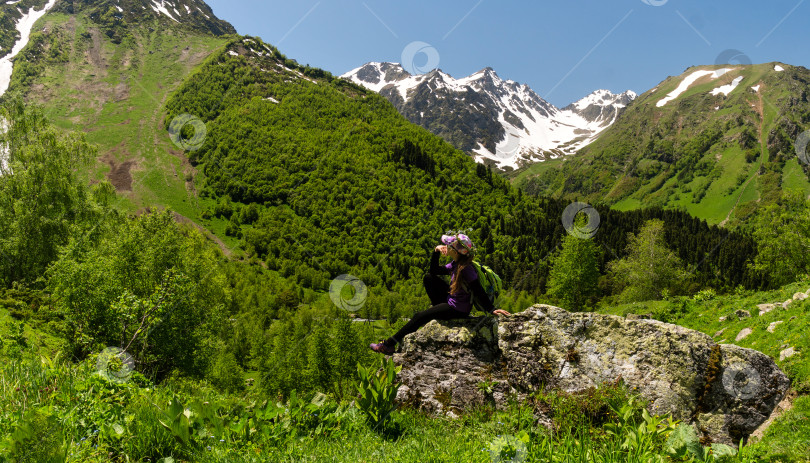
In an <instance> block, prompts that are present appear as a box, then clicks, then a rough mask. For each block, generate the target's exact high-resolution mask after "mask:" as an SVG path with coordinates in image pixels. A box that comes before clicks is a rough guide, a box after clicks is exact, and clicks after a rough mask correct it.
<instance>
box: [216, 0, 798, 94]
mask: <svg viewBox="0 0 810 463" xmlns="http://www.w3.org/2000/svg"><path fill="white" fill-rule="evenodd" d="M207 2H208V4H209V5H210V6H211V7H212V8H213V9H214V12H215V13H216V14H217V16H219V17H220V18H222V19H224V20H226V21H229V22H230V23H231V24H233V26H234V27H235V28H236V30H237V31H238V32H239V33H240V34H244V35H254V36H259V37H261V38H262V39H263V40H265V41H266V42H268V43H271V44H273V45H275V46H277V47H278V48H279V49H280V50H281V52H282V53H284V54H285V55H287V56H288V57H290V58H294V59H296V60H297V61H298V62H299V63H301V64H309V65H311V66H316V67H320V68H323V69H325V70H327V71H330V72H332V73H333V74H336V75H340V74H343V73H345V72H347V71H349V70H351V69H353V68H356V67H358V66H361V65H362V64H364V63H367V62H369V61H391V62H401V61H402V54H403V51H404V50H405V49H406V47H407V46H408V45H409V44H410V43H412V42H415V41H420V42H425V43H427V44H429V45H430V46H431V47H432V48H433V49H434V50H435V52H433V51H432V50H429V49H428V50H427V51H431V53H432V55H428V54H426V53H418V54H416V55H415V56H414V60H415V61H414V63H413V65H414V66H417V67H420V66H421V67H424V66H431V65H432V64H433V63H430V62H428V60H429V59H431V56H432V57H433V58H434V59H435V58H436V57H437V58H438V60H439V64H438V67H439V68H440V69H442V70H443V71H444V72H446V73H448V74H450V75H452V76H453V77H457V78H458V77H463V76H466V75H469V74H472V73H473V72H475V71H478V70H480V69H482V68H484V67H486V66H491V67H492V68H494V69H495V71H496V72H497V73H498V75H500V76H501V78H504V79H511V80H515V81H518V82H520V83H526V84H528V85H529V86H531V87H532V88H533V89H534V90H535V91H536V92H537V93H538V94H539V95H540V96H542V97H544V98H545V99H546V100H548V101H549V102H551V103H552V104H554V105H556V106H558V107H562V106H565V105H567V104H568V103H571V102H572V101H575V100H578V99H579V98H581V97H583V96H585V95H587V94H588V93H590V92H592V91H593V90H596V89H600V88H606V89H608V90H611V91H613V92H621V91H624V90H627V89H630V90H633V91H635V92H637V93H639V94H640V93H642V92H644V91H646V90H648V89H650V88H652V87H654V86H655V85H656V84H658V82H660V81H662V80H664V79H665V78H666V77H667V76H669V75H678V74H681V73H682V72H683V71H684V69H686V68H687V67H689V66H692V65H698V64H714V63H715V62H716V60H717V58H718V56H719V55H721V53H722V52H723V51H725V50H728V49H735V50H739V51H740V52H742V56H740V58H735V59H732V60H731V61H730V62H732V63H740V62H743V61H745V60H746V59H748V60H750V62H752V63H764V62H770V61H781V62H783V63H787V64H792V65H796V66H805V67H808V66H810V47H809V46H808V39H809V38H810V33H809V32H810V27H808V26H810V21H808V19H810V1H805V0H772V1H769V2H762V1H756V2H755V1H730V0H712V1H707V0H555V1H520V2H518V1H509V0H505V1H504V0H500V1H496V0H457V1H456V0H453V1H442V0H438V1H423V0H414V1H407V2H403V1H382V0H365V1H363V0H361V1H356V0H342V1H338V0H298V1H294V2H293V1H285V2H280V1H274V0H207Z"/></svg>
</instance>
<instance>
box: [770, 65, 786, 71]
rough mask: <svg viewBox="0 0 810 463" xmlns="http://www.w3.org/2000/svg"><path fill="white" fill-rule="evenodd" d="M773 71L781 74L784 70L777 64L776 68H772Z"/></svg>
mask: <svg viewBox="0 0 810 463" xmlns="http://www.w3.org/2000/svg"><path fill="white" fill-rule="evenodd" d="M773 70H774V71H776V72H782V71H784V70H785V68H783V67H782V66H780V65H778V64H777V65H776V66H774V67H773Z"/></svg>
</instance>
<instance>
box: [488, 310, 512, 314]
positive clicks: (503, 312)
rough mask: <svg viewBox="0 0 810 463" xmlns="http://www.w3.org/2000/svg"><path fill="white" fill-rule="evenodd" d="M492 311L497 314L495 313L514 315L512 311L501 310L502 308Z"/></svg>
mask: <svg viewBox="0 0 810 463" xmlns="http://www.w3.org/2000/svg"><path fill="white" fill-rule="evenodd" d="M492 313H493V314H495V315H512V314H511V313H509V312H507V311H505V310H501V309H498V310H495V311H494V312H492Z"/></svg>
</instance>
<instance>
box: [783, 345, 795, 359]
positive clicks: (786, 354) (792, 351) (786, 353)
mask: <svg viewBox="0 0 810 463" xmlns="http://www.w3.org/2000/svg"><path fill="white" fill-rule="evenodd" d="M795 354H796V350H795V349H794V348H792V347H788V348H787V349H785V350H783V351H782V352H779V361H780V362H781V361H782V360H785V359H786V358H788V357H793V356H794V355H795Z"/></svg>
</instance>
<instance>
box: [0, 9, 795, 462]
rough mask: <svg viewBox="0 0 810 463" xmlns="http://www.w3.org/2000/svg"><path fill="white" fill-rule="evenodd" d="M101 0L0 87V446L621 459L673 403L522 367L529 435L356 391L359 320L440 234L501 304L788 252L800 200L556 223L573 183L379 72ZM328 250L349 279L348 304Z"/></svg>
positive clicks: (602, 300) (733, 272) (586, 296)
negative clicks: (533, 190) (518, 172)
mask: <svg viewBox="0 0 810 463" xmlns="http://www.w3.org/2000/svg"><path fill="white" fill-rule="evenodd" d="M177 2H179V3H177V6H180V5H183V6H187V7H188V8H187V9H185V11H186V12H187V13H188V18H191V19H197V20H199V19H200V15H198V14H196V13H194V12H193V11H192V7H193V6H195V5H197V3H196V2H194V1H186V0H177ZM121 4H122V5H124V4H126V5H127V7H128V8H130V9H131V8H135V9H136V10H137V9H138V8H139V7H143V9H145V8H146V6H145V5H149V4H145V5H140V4H139V3H138V2H125V1H123V0H122V2H121ZM68 5H70V6H72V8H67V7H68ZM132 5H135V6H132ZM154 5H158V3H157V2H154V3H153V6H154ZM159 5H160V7H161V8H163V6H164V2H163V1H161V2H160V3H159ZM197 6H198V5H197ZM112 8H113V5H112V4H111V3H108V2H106V1H102V2H96V1H90V0H86V1H82V2H72V3H71V2H60V8H59V9H58V10H57V11H55V12H53V13H49V14H48V15H46V16H45V17H44V19H43V24H45V26H46V27H43V28H39V27H37V28H35V29H36V30H38V31H39V32H37V33H36V34H34V35H32V38H31V42H30V43H29V45H28V46H27V47H26V48H25V49H24V50H23V51H22V52H21V54H20V55H19V59H18V60H17V62H16V63H15V68H14V75H13V76H12V87H11V90H12V91H11V92H10V93H9V94H7V95H5V96H4V97H3V101H2V102H0V119H2V120H3V121H4V124H3V125H2V130H0V359H2V362H0V363H1V364H2V367H0V379H2V381H0V388H1V389H0V390H2V391H3V393H2V394H0V436H3V437H2V440H0V459H2V458H6V457H7V456H8V458H9V459H11V460H12V461H14V459H16V460H17V461H51V460H55V459H56V458H57V457H58V456H61V460H59V461H82V462H84V461H94V462H95V461H98V462H101V461H110V460H112V461H161V460H162V461H163V463H169V462H170V461H176V460H174V458H177V460H182V461H229V462H230V461H255V460H254V459H253V456H254V454H255V455H258V456H257V457H256V458H258V459H259V460H261V459H266V460H267V461H301V460H303V459H306V458H310V459H317V458H321V459H322V460H330V459H334V460H337V459H339V458H341V459H342V460H343V461H363V460H370V459H373V458H378V457H380V454H374V455H371V454H370V453H373V452H375V451H376V450H375V449H376V448H377V446H378V444H379V443H380V442H381V441H383V442H384V443H385V445H388V446H389V449H391V455H393V458H395V459H396V458H401V459H403V460H406V461H419V460H420V458H422V457H424V456H425V455H427V454H436V455H440V457H437V458H438V459H440V460H442V461H477V460H478V459H480V458H479V457H481V456H482V455H483V456H485V457H487V458H486V459H488V457H489V453H483V452H487V450H488V448H495V447H497V446H498V445H500V446H501V447H508V444H505V443H503V442H502V441H494V440H493V439H495V437H496V436H497V437H500V435H501V434H502V433H503V432H509V433H514V434H515V435H519V436H521V439H525V442H528V443H530V445H531V447H532V452H533V453H532V455H534V456H535V458H537V459H540V460H542V461H545V460H548V459H550V458H551V457H550V456H549V454H550V453H551V454H553V453H554V452H555V449H556V448H558V446H567V447H565V448H567V449H569V450H571V451H572V452H573V451H574V450H573V449H576V450H577V451H580V452H585V454H589V453H590V454H591V455H592V454H593V449H594V448H598V449H599V451H600V452H601V451H604V453H605V454H609V455H612V456H613V457H615V458H616V459H618V460H616V459H614V460H608V461H626V459H624V457H626V456H627V455H628V454H630V453H632V452H634V451H636V450H638V449H641V450H643V451H644V452H646V453H644V455H645V456H643V457H639V461H644V460H643V458H646V457H648V456H649V457H651V458H652V456H653V455H656V456H661V455H662V454H663V452H664V441H665V439H666V433H669V432H672V431H673V430H674V426H675V425H674V424H673V423H672V422H669V424H666V421H665V420H664V419H663V418H658V417H651V416H650V415H649V414H647V413H646V411H644V412H643V411H642V410H643V404H641V403H639V402H637V401H636V400H635V399H632V398H630V397H631V395H632V391H627V390H624V389H622V387H621V385H620V384H611V385H606V387H605V388H602V389H600V390H598V391H597V390H593V391H590V392H588V393H587V394H585V395H582V396H577V395H568V394H565V393H558V391H537V392H538V395H537V397H535V399H536V401H535V405H536V406H538V407H545V408H546V409H547V411H550V412H551V413H552V414H553V415H554V416H555V425H556V426H557V428H556V429H555V431H554V432H553V433H546V431H545V428H542V426H540V425H538V424H537V423H536V422H535V419H534V417H533V416H530V415H531V413H529V412H530V409H529V408H526V407H524V405H523V404H515V405H514V407H512V408H510V409H509V410H500V411H499V410H494V409H488V408H486V407H485V408H483V409H482V410H481V411H480V413H477V414H475V415H471V416H467V417H463V418H462V419H461V420H458V421H456V422H452V424H448V423H446V422H445V421H444V420H443V419H435V420H434V419H432V418H428V417H426V416H424V415H422V414H420V412H418V411H416V410H409V411H402V412H401V414H400V412H397V413H396V414H394V415H393V416H394V418H392V419H391V420H389V415H391V414H390V413H388V414H385V416H382V415H381V414H380V413H379V411H380V410H379V409H375V407H377V408H379V407H383V406H385V404H383V405H379V404H378V405H374V406H371V405H352V404H360V403H361V401H358V402H353V401H354V399H355V398H356V397H357V396H358V392H359V393H360V394H361V395H362V394H368V396H369V397H370V396H371V395H374V394H372V393H371V392H370V391H371V390H372V389H374V388H377V389H374V391H375V392H374V393H375V394H376V392H379V391H378V389H385V388H388V389H385V390H386V391H387V392H386V393H390V392H391V389H390V387H393V386H392V384H393V382H394V376H393V366H392V365H391V364H388V365H387V366H383V365H382V364H378V366H380V367H381V369H377V368H372V369H370V370H368V368H369V367H370V366H371V365H375V363H374V362H375V360H376V356H377V354H374V353H373V352H372V351H371V350H369V349H368V344H369V343H370V342H372V341H377V340H379V339H380V338H381V337H384V336H388V335H390V334H391V333H392V332H393V331H394V330H396V329H397V328H399V327H401V326H402V325H403V324H404V322H405V319H406V318H410V317H412V316H413V314H414V313H415V312H416V311H419V310H422V309H424V308H426V307H427V306H428V304H429V301H428V298H427V297H426V295H425V294H424V290H423V288H422V276H423V274H424V272H425V270H426V269H427V266H428V258H429V255H430V252H431V250H432V249H433V247H434V246H435V245H436V244H438V240H439V238H440V237H441V235H442V234H443V233H446V232H448V231H450V230H463V231H464V232H465V233H467V234H468V235H470V236H471V237H472V239H473V241H474V242H475V243H476V244H477V248H478V249H477V251H478V257H479V260H480V261H482V262H484V263H487V264H489V265H490V266H492V267H493V268H494V269H495V271H496V272H497V273H498V274H500V275H501V276H502V277H503V280H504V287H505V291H504V294H503V295H502V296H501V307H503V308H504V309H507V310H508V311H511V312H517V311H521V310H523V309H525V308H526V307H527V306H528V305H530V304H532V303H534V302H550V303H555V304H559V305H561V306H565V307H566V308H568V309H570V310H580V309H581V310H606V307H607V308H610V307H612V305H613V303H614V302H616V301H630V302H638V301H643V300H645V299H662V300H665V301H666V304H663V303H662V304H661V307H664V308H665V309H660V311H658V309H656V312H655V313H654V314H653V315H655V316H656V317H658V318H661V319H664V320H669V321H672V320H688V321H690V322H692V319H691V318H690V316H689V314H686V312H690V313H691V311H693V310H694V311H698V310H703V308H702V306H698V305H696V304H692V303H691V302H689V301H706V300H709V301H714V300H715V299H714V298H715V297H717V294H718V293H721V294H722V293H733V294H735V296H733V298H732V297H731V296H728V297H729V299H728V301H730V302H728V304H734V303H736V301H737V298H741V297H743V296H741V295H745V298H746V299H745V303H746V304H748V303H753V302H754V301H756V300H757V299H758V297H759V296H758V293H757V291H758V290H760V289H763V288H771V287H774V286H776V285H782V284H785V283H790V282H793V281H797V280H800V279H801V278H803V277H804V276H805V275H806V274H807V273H808V272H810V266H808V262H807V259H806V258H804V257H803V256H804V255H805V254H802V253H801V252H800V250H801V249H803V248H805V247H807V244H808V243H807V233H806V232H805V230H806V229H807V227H808V221H810V219H808V218H806V217H810V216H808V215H807V214H806V212H807V210H808V204H807V202H806V200H805V198H804V197H803V196H797V197H792V196H786V197H784V198H781V199H779V200H776V199H775V200H774V201H773V204H771V206H769V207H768V208H764V209H763V212H762V214H761V215H759V216H758V217H757V220H756V221H755V222H754V221H752V226H751V227H750V228H744V227H740V228H738V229H733V230H729V229H725V228H719V227H717V226H714V225H708V224H707V223H706V221H704V220H700V219H698V218H695V217H693V216H691V215H689V214H687V213H685V212H682V211H674V210H671V209H668V210H665V209H662V208H660V207H651V208H645V209H642V210H637V211H632V212H621V211H618V210H615V209H611V208H609V207H608V206H609V204H606V203H601V202H599V203H597V202H596V201H594V203H595V204H594V207H595V209H592V210H590V211H592V212H594V211H595V212H596V213H597V214H596V215H598V227H597V223H596V222H588V224H587V226H590V227H593V231H594V232H595V233H593V239H580V237H577V236H575V235H576V234H575V233H572V232H571V230H570V227H571V226H572V225H576V226H577V227H583V226H584V225H583V223H582V219H583V217H582V215H579V216H575V215H573V214H570V213H569V212H566V211H567V210H568V211H570V209H568V208H569V206H570V205H571V203H572V201H573V200H575V199H578V198H579V196H578V195H576V194H574V195H568V196H564V197H560V198H548V197H543V196H534V195H530V194H524V192H523V191H522V190H520V189H517V188H515V187H514V186H512V185H510V184H509V182H508V181H507V180H506V179H504V178H502V177H500V176H499V175H497V174H495V173H493V172H492V171H491V170H490V169H488V168H487V167H485V166H483V165H480V164H476V163H474V162H473V160H472V159H471V158H470V157H469V156H468V155H466V154H465V153H463V152H461V151H458V150H455V149H453V148H452V147H451V146H450V145H449V144H447V143H445V142H444V141H442V140H441V139H440V138H438V137H437V136H434V135H432V134H430V133H429V132H428V131H426V130H424V129H422V128H420V127H417V126H415V125H413V124H411V123H409V122H408V121H407V120H406V119H405V118H404V117H402V116H401V115H399V114H398V113H397V111H396V110H395V108H394V107H393V106H392V105H391V104H390V103H388V102H387V101H386V100H385V99H384V98H383V97H381V96H380V95H377V94H375V93H373V92H370V91H367V90H365V89H363V88H361V87H359V86H357V85H354V84H352V83H351V82H348V81H345V80H343V79H339V78H336V77H335V76H332V75H331V74H329V73H328V72H325V71H323V70H321V69H317V68H314V67H310V66H308V65H300V64H299V63H297V62H296V61H295V60H293V59H290V58H288V57H286V56H284V55H283V54H282V53H281V52H280V51H279V50H278V49H276V48H275V47H273V46H271V45H269V44H266V43H264V42H263V41H262V40H260V39H259V38H256V37H237V36H227V37H220V36H218V35H217V34H221V33H222V32H227V27H226V26H225V25H224V24H222V23H219V22H218V21H213V20H212V24H209V23H207V22H205V21H193V22H192V23H190V24H189V23H187V24H183V25H181V26H176V27H175V26H174V25H173V23H172V22H171V21H170V20H168V19H167V18H165V17H163V16H161V15H164V16H165V13H160V12H158V11H155V9H154V8H153V9H152V10H151V11H153V12H156V14H155V15H151V13H150V16H149V17H148V18H141V17H139V16H138V15H135V14H132V12H131V11H128V12H127V14H124V15H117V14H116V13H115V11H117V10H118V9H117V8H116V9H115V10H113V9H112ZM155 8H157V6H155ZM206 8H207V7H206ZM164 9H165V8H164ZM203 10H204V8H203V9H198V10H197V11H199V12H201V13H202V12H203ZM167 11H168V10H167ZM205 11H209V10H205ZM119 13H120V11H119ZM119 16H120V17H119ZM209 19H210V18H209ZM166 25H172V27H166ZM209 29H210V30H209ZM586 199H589V200H590V198H586ZM592 220H595V219H593V218H592ZM574 223H576V224H574ZM753 225H756V226H753ZM566 228H568V230H567V229H566ZM797 230H798V231H797ZM659 270H660V271H659ZM656 273H661V274H663V275H664V277H659V275H657V274H656ZM343 274H351V275H353V276H355V277H357V278H358V279H359V280H360V281H361V282H362V283H363V285H365V286H366V288H367V293H362V296H363V297H361V299H362V301H361V304H360V305H361V307H360V308H359V310H358V311H357V313H356V314H352V313H350V312H351V310H346V305H345V304H341V302H345V301H346V300H347V299H352V298H354V296H356V295H357V293H352V294H346V292H345V291H344V292H341V291H340V289H341V288H339V289H338V291H336V290H335V289H334V287H333V284H334V283H335V281H337V280H336V278H337V277H338V276H340V275H343ZM639 280H640V281H641V283H640V282H639ZM343 289H350V288H345V287H344V288H343ZM336 293H339V294H336ZM779 297H783V296H782V295H781V294H780V296H779ZM717 300H718V301H719V300H720V299H717ZM634 307H638V308H641V309H643V310H646V308H647V306H623V307H622V310H624V311H630V310H635V309H634ZM806 307H807V304H806V302H805V303H801V304H796V305H794V306H792V307H791V310H792V311H795V312H791V313H796V315H795V316H796V317H803V316H804V315H803V311H805V308H806ZM349 309H352V310H353V309H354V308H353V307H350V308H349ZM714 309H716V308H714ZM714 309H713V310H714ZM676 312H677V313H676ZM681 312H683V313H681ZM719 313H720V311H719V310H718V314H719ZM722 313H725V309H723V312H722ZM355 316H359V317H357V318H366V319H370V320H362V323H360V322H358V320H356V319H354V320H353V318H355ZM771 316H773V317H776V313H774V314H772V315H771ZM763 320H764V319H763ZM798 320H800V321H801V320H803V318H798ZM695 323H697V322H695ZM735 326H736V325H735ZM791 329H792V330H794V331H792V333H793V332H799V328H795V327H792V328H791ZM758 335H759V334H758ZM791 342H793V341H791ZM751 345H752V346H753V343H752V344H751ZM796 346H798V347H800V348H804V344H801V343H798V342H796ZM769 349H776V346H775V344H774V343H773V342H771V344H769ZM571 355H572V356H574V357H575V355H574V354H571ZM793 361H796V362H799V363H800V364H799V366H798V367H796V369H795V370H791V372H792V373H791V374H793V377H794V378H796V379H798V380H800V381H802V384H804V383H805V382H806V378H807V375H806V371H807V370H806V368H805V367H804V363H802V362H801V361H800V360H799V361H797V360H796V359H794V360H792V361H790V362H793ZM788 364H791V365H792V363H788ZM386 369H387V370H386ZM380 371H387V372H388V373H385V375H384V377H383V378H382V379H380V378H381V377H380V376H379V374H380V373H379V372H380ZM375 375H377V376H375ZM372 377H374V378H376V381H377V383H376V386H375V385H369V384H370V381H371V380H370V378H372ZM358 378H359V379H360V381H358ZM380 381H383V382H384V383H385V382H387V383H390V384H387V385H386V384H382V385H380ZM371 382H373V381H371ZM493 384H494V383H490V382H484V383H482V384H480V385H479V388H480V389H481V390H482V391H487V390H489V391H490V393H491V391H492V386H493ZM803 387H804V386H803ZM803 391H804V390H803ZM377 396H378V397H379V394H377ZM437 396H439V397H442V395H441V392H440V391H438V390H437ZM388 405H389V406H390V403H389V404H388ZM403 408H404V406H403ZM391 411H392V409H388V410H387V412H391ZM364 414H365V415H364ZM794 417H795V416H794ZM791 419H793V418H791ZM792 422H793V421H790V422H789V423H792ZM369 423H371V425H370V426H367V425H368V424H369ZM392 423H393V424H392ZM496 423H497V426H496ZM642 423H645V424H646V425H647V428H645V429H649V433H650V434H649V435H647V436H646V437H645V438H644V439H645V440H643V442H641V441H639V442H638V443H636V444H632V445H631V444H628V446H626V447H624V448H623V447H622V445H623V443H624V442H626V439H630V436H636V435H637V434H635V433H636V430H638V429H641V428H639V425H640V424H642ZM541 428H542V429H541ZM416 430H423V431H424V430H427V431H425V433H422V431H420V432H416ZM583 436H587V438H588V439H590V438H593V439H594V442H593V443H592V442H591V441H587V442H586V441H584V440H583ZM481 440H484V442H487V443H486V444H484V443H482V442H481ZM346 442H351V443H352V444H351V445H352V447H353V449H354V450H353V452H354V453H345V452H343V449H342V447H341V445H342V444H344V443H346ZM490 442H499V443H498V444H497V445H496V444H495V443H492V444H491V446H490V447H485V448H484V449H482V448H481V446H482V445H486V446H489V445H490V444H489V443H490ZM633 445H635V447H633ZM695 445H697V444H695ZM439 446H445V447H446V448H442V449H440V448H438V447H439ZM501 447H497V448H501ZM392 448H393V449H392ZM696 448H699V449H701V450H700V452H703V450H702V449H703V447H700V446H698V447H696ZM336 449H337V450H339V451H340V452H343V453H340V455H337V454H336V453H335V452H336ZM501 450H502V448H501ZM501 450H498V452H500V451H501ZM479 452H481V453H479ZM498 452H495V451H493V455H494V454H497V455H501V453H498ZM506 453H508V452H505V453H504V454H506ZM57 454H59V455H57ZM581 454H582V453H581ZM391 455H388V456H391ZM684 455H685V454H684ZM684 455H681V456H676V457H671V458H670V457H667V458H670V459H671V460H672V459H675V460H677V459H681V460H684V458H681V457H683V456H684ZM701 455H702V453H701ZM661 458H663V457H661ZM665 461H666V460H665ZM773 461H780V460H773Z"/></svg>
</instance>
